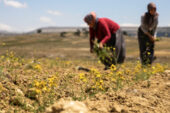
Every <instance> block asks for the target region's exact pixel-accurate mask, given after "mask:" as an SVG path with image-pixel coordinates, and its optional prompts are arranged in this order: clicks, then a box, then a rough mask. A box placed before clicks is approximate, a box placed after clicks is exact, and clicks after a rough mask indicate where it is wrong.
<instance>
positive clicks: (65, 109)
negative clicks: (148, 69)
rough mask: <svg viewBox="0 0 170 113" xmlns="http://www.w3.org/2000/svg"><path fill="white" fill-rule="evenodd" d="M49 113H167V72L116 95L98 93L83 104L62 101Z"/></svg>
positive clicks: (169, 85) (169, 82)
mask: <svg viewBox="0 0 170 113" xmlns="http://www.w3.org/2000/svg"><path fill="white" fill-rule="evenodd" d="M49 109H51V112H50V113H114V112H115V113H116V112H117V113H168V112H169V111H170V70H167V71H165V73H161V74H156V75H154V76H152V77H151V78H150V79H149V80H147V81H141V82H138V83H136V84H133V85H132V86H131V87H127V88H124V89H122V90H119V91H117V92H114V91H109V92H108V93H98V94H96V95H95V96H94V97H93V98H89V99H86V100H84V101H83V103H82V102H77V101H76V102H74V101H64V100H62V101H59V102H57V103H56V104H55V105H53V106H52V107H50V108H49ZM59 110H61V111H59ZM69 110H71V111H69Z"/></svg>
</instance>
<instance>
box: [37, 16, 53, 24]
mask: <svg viewBox="0 0 170 113" xmlns="http://www.w3.org/2000/svg"><path fill="white" fill-rule="evenodd" d="M40 21H41V22H43V23H48V24H52V23H54V22H53V21H52V20H51V18H49V17H45V16H44V17H40Z"/></svg>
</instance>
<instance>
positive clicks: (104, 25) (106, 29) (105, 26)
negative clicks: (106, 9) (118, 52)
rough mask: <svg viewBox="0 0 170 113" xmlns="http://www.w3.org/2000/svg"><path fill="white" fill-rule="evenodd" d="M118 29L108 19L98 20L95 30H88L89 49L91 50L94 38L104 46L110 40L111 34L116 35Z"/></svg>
mask: <svg viewBox="0 0 170 113" xmlns="http://www.w3.org/2000/svg"><path fill="white" fill-rule="evenodd" d="M119 28H120V26H119V25H118V24H117V23H116V22H114V21H112V20H110V19H108V18H99V19H98V22H97V26H96V28H95V29H94V28H89V31H90V46H91V48H93V40H94V39H95V37H96V38H97V39H98V40H99V41H100V42H102V43H103V44H105V43H106V42H107V41H108V40H109V39H110V38H111V34H114V33H116V31H117V30H118V29H119Z"/></svg>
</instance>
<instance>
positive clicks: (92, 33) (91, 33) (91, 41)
mask: <svg viewBox="0 0 170 113" xmlns="http://www.w3.org/2000/svg"><path fill="white" fill-rule="evenodd" d="M89 32H90V52H91V53H92V52H93V46H94V39H95V34H94V30H93V28H90V27H89Z"/></svg>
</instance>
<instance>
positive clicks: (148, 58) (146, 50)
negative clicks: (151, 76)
mask: <svg viewBox="0 0 170 113" xmlns="http://www.w3.org/2000/svg"><path fill="white" fill-rule="evenodd" d="M150 34H151V35H154V34H153V33H152V31H151V32H150ZM138 42H139V50H140V59H141V63H142V64H143V65H147V64H152V62H153V56H154V42H151V41H150V39H149V37H148V36H147V35H145V34H144V32H143V31H142V30H141V28H140V27H139V29H138Z"/></svg>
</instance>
